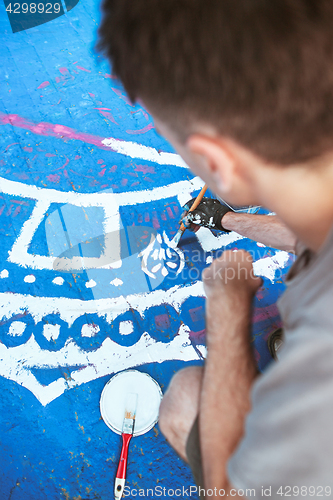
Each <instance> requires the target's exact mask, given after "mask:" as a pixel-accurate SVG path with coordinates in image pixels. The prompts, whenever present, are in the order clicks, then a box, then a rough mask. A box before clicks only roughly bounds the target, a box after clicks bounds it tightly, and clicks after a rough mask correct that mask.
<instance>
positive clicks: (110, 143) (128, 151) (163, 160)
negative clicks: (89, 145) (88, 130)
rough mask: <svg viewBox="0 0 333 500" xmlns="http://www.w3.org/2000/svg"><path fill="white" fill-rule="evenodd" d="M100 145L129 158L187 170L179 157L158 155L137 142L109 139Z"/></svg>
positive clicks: (154, 150) (153, 150) (155, 151)
mask: <svg viewBox="0 0 333 500" xmlns="http://www.w3.org/2000/svg"><path fill="white" fill-rule="evenodd" d="M102 144H104V146H106V147H108V148H111V149H112V150H113V151H115V152H116V153H120V154H122V155H125V156H130V157H131V158H137V159H141V160H146V161H152V162H154V163H158V164H159V165H175V166H177V167H181V168H186V169H188V168H189V167H188V166H187V165H186V163H185V162H184V160H183V159H182V158H181V157H180V156H179V155H177V154H175V153H166V152H161V153H159V152H158V151H157V149H155V148H152V147H149V146H143V145H142V144H138V143H137V142H131V141H123V140H119V139H114V138H113V137H110V138H106V139H104V140H103V141H102Z"/></svg>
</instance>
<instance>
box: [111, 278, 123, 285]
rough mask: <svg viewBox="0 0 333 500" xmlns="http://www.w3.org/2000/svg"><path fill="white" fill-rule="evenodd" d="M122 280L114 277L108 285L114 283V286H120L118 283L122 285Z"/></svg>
mask: <svg viewBox="0 0 333 500" xmlns="http://www.w3.org/2000/svg"><path fill="white" fill-rule="evenodd" d="M123 284H124V283H123V281H121V279H119V278H115V279H114V280H113V281H110V285H114V286H120V285H123Z"/></svg>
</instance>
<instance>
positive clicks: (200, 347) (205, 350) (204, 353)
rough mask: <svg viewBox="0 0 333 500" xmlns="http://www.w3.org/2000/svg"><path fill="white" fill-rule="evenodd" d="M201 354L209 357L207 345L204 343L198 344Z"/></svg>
mask: <svg viewBox="0 0 333 500" xmlns="http://www.w3.org/2000/svg"><path fill="white" fill-rule="evenodd" d="M196 347H197V349H198V351H199V352H200V354H201V355H202V357H203V358H207V347H206V346H204V345H197V346H196Z"/></svg>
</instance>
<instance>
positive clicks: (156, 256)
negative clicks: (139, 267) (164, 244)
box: [151, 249, 158, 260]
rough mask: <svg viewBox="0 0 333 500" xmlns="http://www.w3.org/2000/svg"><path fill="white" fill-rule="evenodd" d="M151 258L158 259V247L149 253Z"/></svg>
mask: <svg viewBox="0 0 333 500" xmlns="http://www.w3.org/2000/svg"><path fill="white" fill-rule="evenodd" d="M151 257H152V259H154V260H157V259H158V249H156V250H154V251H153V253H152V255H151Z"/></svg>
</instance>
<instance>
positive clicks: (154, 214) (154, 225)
mask: <svg viewBox="0 0 333 500" xmlns="http://www.w3.org/2000/svg"><path fill="white" fill-rule="evenodd" d="M160 227H161V226H160V223H159V221H158V218H157V214H156V212H155V211H154V212H153V228H154V229H159V228H160Z"/></svg>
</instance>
